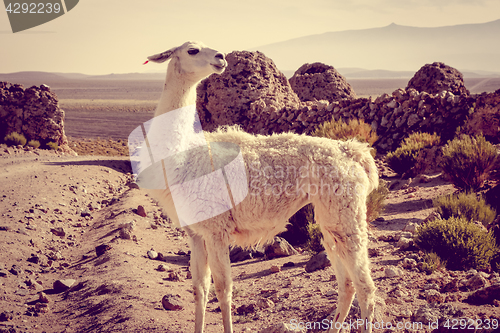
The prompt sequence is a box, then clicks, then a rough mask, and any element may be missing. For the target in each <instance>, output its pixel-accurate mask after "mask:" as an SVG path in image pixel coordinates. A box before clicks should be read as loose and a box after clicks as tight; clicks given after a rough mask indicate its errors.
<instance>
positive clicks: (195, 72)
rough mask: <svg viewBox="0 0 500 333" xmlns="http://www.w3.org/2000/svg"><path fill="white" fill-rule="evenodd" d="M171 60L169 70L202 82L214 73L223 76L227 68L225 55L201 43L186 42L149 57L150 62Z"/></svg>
mask: <svg viewBox="0 0 500 333" xmlns="http://www.w3.org/2000/svg"><path fill="white" fill-rule="evenodd" d="M169 59H170V60H171V61H170V64H169V70H173V71H175V73H177V74H180V75H182V76H183V77H184V78H188V77H189V78H191V79H192V80H193V81H200V80H202V79H204V78H205V77H207V76H209V75H210V74H212V73H217V74H221V73H222V72H224V69H225V68H226V67H227V61H226V59H225V56H224V54H222V53H221V52H219V51H217V50H213V49H210V48H208V47H207V46H206V45H205V44H203V43H200V42H186V43H184V44H182V45H181V46H178V47H174V48H172V49H170V50H167V51H165V52H162V53H158V54H155V55H152V56H149V57H148V60H149V61H152V62H157V63H162V62H165V61H167V60H169Z"/></svg>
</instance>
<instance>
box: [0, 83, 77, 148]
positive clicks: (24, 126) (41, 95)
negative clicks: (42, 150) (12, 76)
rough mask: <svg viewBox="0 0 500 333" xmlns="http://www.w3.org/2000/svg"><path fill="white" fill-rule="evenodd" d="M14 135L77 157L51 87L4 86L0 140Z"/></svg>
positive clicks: (0, 102) (0, 86)
mask: <svg viewBox="0 0 500 333" xmlns="http://www.w3.org/2000/svg"><path fill="white" fill-rule="evenodd" d="M12 132H17V133H20V134H23V135H24V136H25V137H26V139H27V140H38V141H40V143H41V144H42V145H44V144H47V143H48V142H55V143H57V144H58V145H59V148H60V149H61V150H62V151H65V152H68V153H74V152H73V151H72V150H71V149H70V148H69V147H68V139H67V138H66V135H65V134H64V111H63V110H61V108H60V107H59V102H58V100H57V96H56V95H55V94H54V93H53V92H51V91H50V88H49V86H47V85H43V84H42V85H41V86H40V87H36V86H33V87H31V88H27V89H25V88H24V87H23V86H22V85H20V84H10V83H8V82H0V137H1V138H3V137H5V135H7V134H10V133H12Z"/></svg>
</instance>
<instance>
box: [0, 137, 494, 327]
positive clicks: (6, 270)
mask: <svg viewBox="0 0 500 333" xmlns="http://www.w3.org/2000/svg"><path fill="white" fill-rule="evenodd" d="M129 171H130V170H129V163H128V160H127V158H126V157H107V156H79V157H74V156H65V155H60V154H58V153H55V152H50V151H42V150H37V151H24V150H21V149H14V148H5V147H3V146H2V147H0V253H1V258H2V259H1V262H0V319H2V320H3V321H0V332H30V333H31V332H67V333H69V332H75V333H76V332H78V333H80V332H192V331H193V329H194V300H193V294H192V291H191V280H190V279H189V275H188V270H189V269H188V265H189V255H188V253H189V252H188V251H189V249H188V246H187V238H186V236H185V234H184V233H183V232H182V231H181V230H178V229H176V228H174V227H173V226H172V224H171V223H170V222H169V220H168V218H166V217H165V216H162V213H161V211H160V210H159V208H158V207H157V206H156V204H155V203H154V202H152V200H151V199H150V198H149V197H148V196H147V195H146V194H145V193H144V192H143V191H141V190H139V189H134V188H130V187H129V186H128V185H127V184H128V183H129V176H128V175H127V173H128V172H129ZM386 176H390V174H387V173H386ZM386 179H387V180H388V181H390V182H391V184H392V183H394V184H393V185H392V190H391V192H390V195H389V198H388V200H387V209H386V211H385V213H384V214H383V215H382V218H379V219H378V220H377V221H376V222H374V223H373V225H372V227H371V229H370V245H369V247H370V249H371V250H370V253H371V255H372V258H371V260H372V265H371V270H372V276H373V278H374V280H375V284H376V286H377V288H378V290H377V320H378V321H379V322H380V321H381V320H383V321H384V323H386V325H387V323H389V322H390V323H391V324H392V325H393V327H394V328H395V327H396V325H397V324H398V323H403V324H404V323H406V325H407V327H408V325H409V326H411V325H412V323H413V322H415V320H416V319H417V318H418V316H417V315H418V311H419V309H422V308H423V307H424V308H425V307H426V306H428V303H429V302H428V300H427V299H426V296H425V292H426V291H425V290H424V289H425V288H427V287H426V286H428V285H432V284H437V285H438V286H439V287H443V286H444V285H446V284H447V283H448V282H450V281H452V280H454V279H458V280H459V281H461V280H465V279H467V278H468V273H467V272H450V271H447V270H440V271H436V272H435V273H433V274H431V275H426V274H425V273H422V272H419V271H418V270H415V269H405V268H403V267H401V264H402V260H403V259H404V258H405V257H412V256H413V257H415V258H417V257H418V256H419V254H418V252H416V251H401V250H399V249H398V247H397V246H396V242H394V241H392V238H394V237H397V235H398V233H400V232H401V230H402V229H403V228H404V227H405V226H406V225H407V224H408V223H410V222H420V221H422V220H423V219H424V218H426V217H427V216H428V215H429V213H430V212H431V211H432V209H431V208H430V207H431V201H432V199H433V198H434V197H436V196H438V195H442V194H445V193H450V192H452V191H453V187H452V186H451V185H450V184H448V183H446V182H445V181H443V180H442V179H441V178H440V177H438V176H436V177H431V178H430V182H427V183H420V182H419V180H418V179H415V180H413V181H412V182H408V181H398V180H397V178H395V177H386ZM396 182H397V183H396ZM139 206H143V207H144V209H145V212H146V216H145V217H143V216H140V215H139V214H138V213H140V210H139V211H138V207H139ZM127 223H131V224H129V225H134V227H133V230H131V232H130V233H128V234H127V233H124V232H123V231H120V229H121V227H122V226H123V225H125V224H127ZM58 228H62V231H64V235H62V233H61V229H58ZM124 230H126V229H124ZM120 232H122V235H120ZM127 235H128V236H127ZM123 237H125V238H126V237H130V238H131V239H124V238H123ZM99 245H105V246H106V247H107V250H106V251H105V252H104V253H103V254H101V255H100V256H97V254H96V247H97V246H99ZM151 249H154V250H155V251H156V252H161V253H162V254H163V257H164V259H163V261H159V260H151V259H149V258H148V256H147V251H149V250H151ZM308 260H309V255H307V254H306V253H301V254H298V255H294V256H290V257H285V258H279V259H273V260H265V259H262V258H258V259H251V260H247V261H244V262H239V263H235V264H233V265H232V276H233V279H234V281H235V283H234V305H235V315H234V318H233V319H234V320H233V321H234V330H235V332H260V331H261V330H262V329H264V328H267V327H270V326H272V325H275V324H279V323H288V324H290V323H300V322H303V323H307V322H318V321H321V320H323V319H324V318H326V317H327V316H328V314H329V313H330V312H331V311H332V310H333V309H334V307H335V305H336V303H337V283H336V281H335V276H334V274H333V270H332V269H331V268H327V269H324V270H318V271H315V272H312V273H306V271H305V270H304V266H305V263H306V262H307V261H308ZM288 262H292V263H293V264H294V265H293V266H291V267H283V264H285V263H288ZM159 265H163V268H162V269H158V267H159ZM271 266H278V267H280V268H281V271H280V272H277V273H271V270H270V268H271ZM387 268H391V269H395V270H397V271H398V272H399V275H397V276H395V277H388V276H387V273H386V269H387ZM485 276H486V281H487V285H490V284H492V283H494V281H495V280H494V279H495V275H494V274H485ZM64 279H72V280H74V283H73V284H72V286H71V287H70V289H69V290H66V291H61V290H58V289H57V288H56V289H55V287H57V285H56V286H54V282H55V281H57V280H64ZM438 289H439V288H438ZM42 291H43V292H44V293H45V294H46V297H47V300H48V303H42V302H41V301H40V296H39V292H42ZM166 294H174V295H179V296H180V300H181V302H182V304H183V309H182V310H180V311H167V310H164V309H163V307H162V303H161V300H162V297H163V296H164V295H166ZM441 294H442V296H443V300H444V299H446V301H444V302H443V303H442V304H438V305H439V306H441V307H442V306H448V310H449V311H448V310H447V312H446V311H444V310H443V309H441V310H440V311H441V313H442V314H443V315H442V316H441V317H439V320H440V324H441V325H443V321H444V320H445V319H446V316H448V319H450V320H453V319H455V320H458V318H470V319H482V320H483V321H484V320H486V319H490V320H492V319H493V318H498V317H499V313H500V311H499V308H498V307H496V306H495V305H481V306H474V305H469V304H467V303H465V302H463V301H462V300H463V299H464V298H465V297H466V296H467V294H468V291H467V290H466V289H463V288H462V289H460V290H455V291H449V292H444V291H443V290H441ZM269 301H270V302H269ZM252 304H253V305H255V310H254V311H249V313H246V314H242V313H240V314H238V313H237V312H238V310H237V309H238V308H240V307H241V306H242V305H245V306H248V305H252ZM258 305H261V307H259V306H258ZM438 305H436V306H434V307H435V308H436V309H437V307H438ZM497 305H498V303H497ZM353 309H354V310H353V311H352V313H351V315H350V317H349V318H351V319H352V318H356V313H355V312H356V311H355V309H356V308H355V307H353ZM450 309H451V310H450ZM219 311H220V310H219V309H218V303H217V301H216V298H215V296H211V300H210V302H209V304H208V308H207V326H206V332H208V333H212V332H222V320H221V315H220V312H219ZM443 311H444V312H443ZM240 312H241V310H240ZM428 326H429V324H428V323H426V324H424V325H423V326H420V327H419V326H415V327H413V328H414V329H413V330H397V329H393V330H390V329H387V327H388V326H386V327H385V329H381V330H375V331H374V332H392V331H398V332H405V331H413V332H431V331H433V329H431V328H429V327H428ZM457 328H459V326H457ZM452 331H453V332H474V330H462V331H460V330H452ZM479 331H481V332H486V331H488V332H491V331H492V330H478V332H479ZM308 332H324V330H308Z"/></svg>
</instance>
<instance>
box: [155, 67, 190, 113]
mask: <svg viewBox="0 0 500 333" xmlns="http://www.w3.org/2000/svg"><path fill="white" fill-rule="evenodd" d="M198 82H199V81H194V80H190V78H189V75H188V74H187V73H181V71H180V70H179V69H178V66H177V64H176V63H175V60H172V63H170V64H169V66H168V69H167V77H166V79H165V84H164V85H163V92H162V94H161V97H160V101H159V103H158V107H157V108H156V111H155V115H154V116H155V117H156V116H159V115H162V114H164V113H167V112H170V111H173V110H177V109H180V108H183V107H185V106H188V105H193V104H195V103H196V86H197V85H198Z"/></svg>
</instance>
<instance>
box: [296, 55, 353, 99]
mask: <svg viewBox="0 0 500 333" xmlns="http://www.w3.org/2000/svg"><path fill="white" fill-rule="evenodd" d="M289 81H290V86H291V87H292V89H293V91H295V93H296V94H297V96H298V97H299V98H300V100H301V101H302V102H306V101H320V100H326V101H329V102H335V101H339V100H342V99H344V98H355V97H356V94H355V93H354V90H353V89H352V87H351V85H350V84H349V83H347V81H346V79H345V77H344V76H342V75H341V74H340V73H339V72H337V70H336V69H335V68H333V67H332V66H328V65H325V64H322V63H319V62H315V63H313V64H304V65H302V66H301V67H300V68H299V69H297V71H296V72H295V74H293V76H292V77H291V78H290V80H289Z"/></svg>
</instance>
